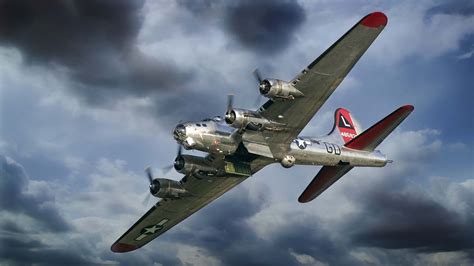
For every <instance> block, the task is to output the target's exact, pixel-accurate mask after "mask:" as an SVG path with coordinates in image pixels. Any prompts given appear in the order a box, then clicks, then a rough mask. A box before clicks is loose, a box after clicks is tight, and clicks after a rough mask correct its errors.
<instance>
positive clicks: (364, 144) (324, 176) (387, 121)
mask: <svg viewBox="0 0 474 266" xmlns="http://www.w3.org/2000/svg"><path fill="white" fill-rule="evenodd" d="M413 110H414V107H413V106H412V105H405V106H402V107H400V108H398V109H397V110H395V111H394V112H393V113H391V114H389V115H388V116H387V117H385V118H384V119H382V120H380V121H379V122H377V123H376V124H375V125H373V126H372V127H370V128H369V129H367V130H366V131H364V132H362V133H361V134H359V135H357V136H356V137H355V138H354V139H352V140H351V141H349V142H347V143H346V144H345V145H344V146H346V147H348V148H351V149H357V150H363V151H373V150H374V149H375V148H376V147H377V146H378V145H379V144H380V143H381V142H382V141H383V140H384V139H385V138H386V137H387V136H388V135H389V134H390V133H391V132H392V131H393V130H394V129H395V128H396V127H397V126H398V125H399V124H400V123H401V122H402V121H403V120H404V119H405V118H406V117H407V116H408V115H409V114H410V113H411V112H412V111H413ZM352 168H353V167H352V166H350V165H344V166H323V168H321V170H320V171H319V173H318V174H317V175H316V176H315V177H314V178H313V180H312V181H311V183H309V185H308V186H307V187H306V189H305V190H304V191H303V193H302V194H301V196H300V197H299V198H298V201H299V202H301V203H304V202H309V201H311V200H313V199H315V198H316V197H317V196H319V195H320V194H321V193H323V191H324V190H326V189H327V188H328V187H330V186H331V185H332V184H334V182H336V181H337V180H338V179H339V178H341V177H342V176H343V175H345V174H346V173H347V172H349V171H350V170H351V169H352Z"/></svg>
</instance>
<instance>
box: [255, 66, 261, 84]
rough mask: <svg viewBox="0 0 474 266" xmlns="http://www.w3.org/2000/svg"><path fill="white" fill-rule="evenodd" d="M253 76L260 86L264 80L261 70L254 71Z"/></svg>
mask: <svg viewBox="0 0 474 266" xmlns="http://www.w3.org/2000/svg"><path fill="white" fill-rule="evenodd" d="M253 75H254V77H255V78H256V79H257V81H258V84H260V83H261V82H262V80H263V78H262V74H261V73H260V70H258V68H256V69H255V70H254V71H253Z"/></svg>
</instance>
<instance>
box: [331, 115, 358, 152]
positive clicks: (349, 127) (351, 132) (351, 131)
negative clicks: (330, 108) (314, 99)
mask: <svg viewBox="0 0 474 266" xmlns="http://www.w3.org/2000/svg"><path fill="white" fill-rule="evenodd" d="M360 132H362V131H361V129H360V126H359V123H358V122H357V120H356V119H355V118H354V117H353V116H352V115H351V113H350V112H349V110H347V109H344V108H338V109H336V111H335V112H334V125H333V128H332V130H331V132H330V133H329V134H328V137H331V138H333V139H334V140H339V141H337V142H339V143H341V144H345V143H347V142H349V141H351V140H353V139H354V138H355V137H356V136H357V135H359V134H360Z"/></svg>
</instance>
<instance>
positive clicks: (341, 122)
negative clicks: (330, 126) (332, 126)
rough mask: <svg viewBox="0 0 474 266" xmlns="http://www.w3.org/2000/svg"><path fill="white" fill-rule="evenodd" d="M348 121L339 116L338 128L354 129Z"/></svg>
mask: <svg viewBox="0 0 474 266" xmlns="http://www.w3.org/2000/svg"><path fill="white" fill-rule="evenodd" d="M349 121H350V120H349V119H347V118H345V117H344V116H343V115H342V114H339V125H338V126H339V127H342V128H350V129H354V127H353V126H352V124H351V123H350V122H349Z"/></svg>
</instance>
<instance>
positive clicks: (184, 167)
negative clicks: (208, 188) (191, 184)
mask: <svg viewBox="0 0 474 266" xmlns="http://www.w3.org/2000/svg"><path fill="white" fill-rule="evenodd" d="M174 169H175V170H176V171H178V172H179V173H181V174H185V175H190V174H210V175H216V174H218V170H217V169H216V168H215V167H214V166H212V164H211V162H210V161H208V160H206V159H205V158H203V157H199V156H193V155H179V156H178V157H176V159H175V160H174Z"/></svg>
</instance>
